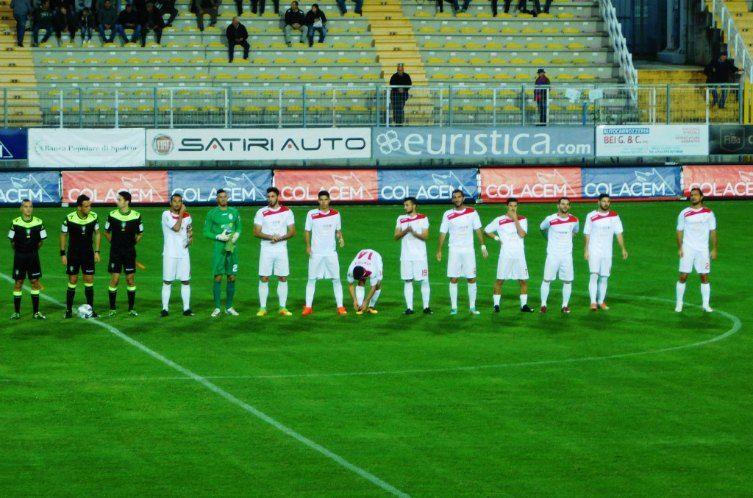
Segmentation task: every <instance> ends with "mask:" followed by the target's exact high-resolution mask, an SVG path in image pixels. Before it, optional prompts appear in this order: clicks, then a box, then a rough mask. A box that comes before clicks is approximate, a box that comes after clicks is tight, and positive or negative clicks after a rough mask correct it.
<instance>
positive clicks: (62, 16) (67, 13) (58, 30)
mask: <svg viewBox="0 0 753 498" xmlns="http://www.w3.org/2000/svg"><path fill="white" fill-rule="evenodd" d="M52 25H53V27H54V28H55V38H56V39H57V41H58V46H60V45H61V43H62V37H63V31H67V32H68V38H70V41H73V39H74V38H76V29H77V28H78V19H76V12H75V11H74V10H73V6H72V5H70V4H69V5H61V6H60V7H58V10H57V12H55V14H54V15H53V18H52Z"/></svg>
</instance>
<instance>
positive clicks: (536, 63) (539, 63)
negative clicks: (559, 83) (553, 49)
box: [531, 57, 549, 66]
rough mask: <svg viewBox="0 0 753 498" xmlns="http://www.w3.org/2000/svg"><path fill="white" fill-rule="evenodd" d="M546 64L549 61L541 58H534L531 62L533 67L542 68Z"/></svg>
mask: <svg viewBox="0 0 753 498" xmlns="http://www.w3.org/2000/svg"><path fill="white" fill-rule="evenodd" d="M548 62H549V61H547V60H546V59H542V58H541V57H536V58H535V59H533V60H532V61H531V64H533V65H534V66H543V65H544V64H547V63H548Z"/></svg>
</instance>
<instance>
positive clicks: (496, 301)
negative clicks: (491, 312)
mask: <svg viewBox="0 0 753 498" xmlns="http://www.w3.org/2000/svg"><path fill="white" fill-rule="evenodd" d="M492 300H493V301H494V306H499V302H500V301H501V300H502V294H494V295H492Z"/></svg>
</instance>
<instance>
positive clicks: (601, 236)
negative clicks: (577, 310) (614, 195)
mask: <svg viewBox="0 0 753 498" xmlns="http://www.w3.org/2000/svg"><path fill="white" fill-rule="evenodd" d="M611 204H612V201H611V199H610V198H609V195H607V194H600V195H599V208H598V209H596V210H594V211H591V212H590V213H588V215H587V216H586V222H585V224H584V226H583V241H584V242H583V243H584V246H585V249H584V250H583V257H584V258H585V259H586V261H588V270H589V272H590V273H591V278H590V280H589V281H588V294H589V296H590V297H591V310H592V311H596V310H597V309H599V308H601V309H602V310H608V309H609V306H607V303H606V302H604V300H605V299H606V296H607V281H608V280H609V275H610V273H611V270H612V245H613V240H614V239H615V237H616V238H617V244H619V246H620V249H621V250H622V259H623V260H624V259H627V257H628V253H627V249H625V238H624V237H623V235H622V231H623V230H622V220H620V216H619V215H618V214H617V213H616V212H614V211H612V210H610V209H609V207H610V206H611Z"/></svg>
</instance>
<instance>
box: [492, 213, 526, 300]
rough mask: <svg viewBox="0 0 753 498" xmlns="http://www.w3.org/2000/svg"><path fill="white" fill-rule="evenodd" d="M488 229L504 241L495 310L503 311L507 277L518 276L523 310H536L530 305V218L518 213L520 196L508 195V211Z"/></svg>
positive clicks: (498, 239)
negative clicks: (528, 252) (503, 288)
mask: <svg viewBox="0 0 753 498" xmlns="http://www.w3.org/2000/svg"><path fill="white" fill-rule="evenodd" d="M484 233H485V234H486V235H487V237H491V238H493V239H494V240H496V241H498V242H500V244H502V247H501V249H500V251H499V261H498V262H497V280H496V281H495V282H494V295H493V296H492V297H493V300H494V312H495V313H499V305H500V301H501V299H502V284H503V283H504V282H505V280H517V281H518V282H520V311H522V312H524V313H532V312H533V310H532V309H531V308H530V307H529V306H528V265H527V264H526V253H525V242H524V239H525V236H526V235H527V234H528V220H527V219H526V217H525V216H519V215H518V200H517V199H515V198H510V199H507V214H503V215H502V216H497V217H496V218H494V219H493V220H492V221H491V223H489V224H488V225H486V228H484Z"/></svg>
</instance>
